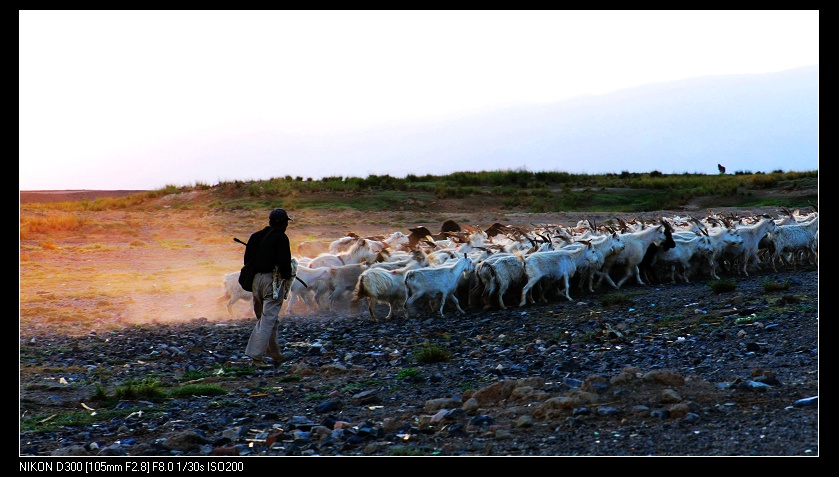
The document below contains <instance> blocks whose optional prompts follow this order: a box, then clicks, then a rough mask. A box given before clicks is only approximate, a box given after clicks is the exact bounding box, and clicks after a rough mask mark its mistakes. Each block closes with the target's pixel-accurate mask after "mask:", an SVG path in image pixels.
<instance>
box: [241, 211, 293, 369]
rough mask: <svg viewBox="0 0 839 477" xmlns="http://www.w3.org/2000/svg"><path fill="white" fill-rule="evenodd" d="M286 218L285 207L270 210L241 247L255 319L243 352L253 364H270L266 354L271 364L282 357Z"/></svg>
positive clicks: (288, 258)
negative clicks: (250, 273)
mask: <svg viewBox="0 0 839 477" xmlns="http://www.w3.org/2000/svg"><path fill="white" fill-rule="evenodd" d="M290 220H292V219H291V218H290V217H289V216H288V213H286V211H285V210H283V209H274V210H272V211H271V213H270V214H269V215H268V226H267V227H265V228H263V229H262V230H260V231H258V232H255V233H254V234H253V235H251V236H250V238H249V239H248V243H247V246H246V247H245V263H248V261H250V260H253V261H254V262H253V263H254V270H255V272H256V275H255V276H254V279H253V288H252V290H253V311H254V312H255V313H256V318H257V322H256V325H255V326H254V328H253V331H251V336H250V339H249V340H248V346H247V347H246V348H245V354H246V355H248V356H249V357H250V358H251V359H252V360H253V364H254V366H257V367H270V366H271V364H270V363H267V362H265V355H266V354H267V355H268V357H270V358H271V359H272V360H273V361H274V365H277V364H279V363H280V362H281V361H282V359H283V356H282V355H281V354H280V350H279V347H278V346H277V327H278V326H279V314H280V307H282V305H283V298H284V296H285V295H286V293H285V289H284V288H285V287H286V286H287V285H288V284H290V283H291V282H290V281H289V279H290V278H292V269H291V244H290V243H289V240H288V236H287V235H286V233H285V231H286V229H287V228H288V222H289V221H290Z"/></svg>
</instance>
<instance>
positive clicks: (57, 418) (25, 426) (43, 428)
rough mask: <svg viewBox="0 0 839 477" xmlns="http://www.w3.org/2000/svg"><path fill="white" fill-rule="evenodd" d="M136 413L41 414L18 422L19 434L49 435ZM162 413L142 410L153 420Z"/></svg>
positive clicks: (126, 411)
mask: <svg viewBox="0 0 839 477" xmlns="http://www.w3.org/2000/svg"><path fill="white" fill-rule="evenodd" d="M132 412H136V409H133V410H132V409H97V410H96V411H74V412H64V413H56V414H51V413H48V412H47V413H42V414H36V415H34V416H30V417H26V418H22V419H21V420H20V430H21V432H35V433H39V434H40V433H49V432H55V431H56V430H57V429H59V428H65V427H83V426H88V425H91V424H96V423H98V422H107V421H111V420H114V419H124V418H125V417H126V416H128V415H129V414H131V413H132ZM163 413H164V411H162V410H157V409H153V408H149V409H146V408H144V409H143V415H144V417H148V418H149V419H154V418H156V417H157V416H159V415H162V414H163Z"/></svg>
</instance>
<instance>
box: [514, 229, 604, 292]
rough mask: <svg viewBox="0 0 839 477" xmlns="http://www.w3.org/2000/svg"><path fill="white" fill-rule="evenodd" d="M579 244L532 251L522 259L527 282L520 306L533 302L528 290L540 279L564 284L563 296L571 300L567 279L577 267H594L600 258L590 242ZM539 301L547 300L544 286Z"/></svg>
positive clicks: (523, 289)
mask: <svg viewBox="0 0 839 477" xmlns="http://www.w3.org/2000/svg"><path fill="white" fill-rule="evenodd" d="M580 245H581V246H577V245H572V246H570V247H569V248H568V249H565V248H561V249H559V250H551V251H547V252H534V253H532V254H530V255H528V256H527V257H526V258H525V259H524V273H525V275H526V276H527V283H526V284H525V285H524V287H523V288H522V290H521V301H520V302H519V306H520V307H523V306H525V305H526V304H527V303H528V302H530V303H535V301H534V300H533V298H532V296H531V295H529V292H530V290H531V289H532V288H533V287H534V286H535V285H536V284H537V283H539V282H540V281H542V280H549V281H561V283H562V284H563V285H564V286H565V298H566V299H568V301H572V300H571V296H570V295H569V288H570V286H569V281H570V280H571V277H572V276H574V274H575V273H576V272H577V268H578V267H586V266H592V267H594V266H595V265H594V264H595V263H596V262H597V261H598V260H600V258H601V257H600V256H598V254H597V252H595V250H594V247H593V246H592V245H591V244H585V245H583V244H580ZM540 301H542V302H546V301H547V300H546V299H545V293H544V287H543V292H542V294H541V299H540Z"/></svg>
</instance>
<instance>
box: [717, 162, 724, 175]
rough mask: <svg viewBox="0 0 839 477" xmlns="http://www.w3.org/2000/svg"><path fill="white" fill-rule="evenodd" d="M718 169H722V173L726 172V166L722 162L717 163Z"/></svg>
mask: <svg viewBox="0 0 839 477" xmlns="http://www.w3.org/2000/svg"><path fill="white" fill-rule="evenodd" d="M717 169H719V170H720V174H725V166H723V165H722V164H717Z"/></svg>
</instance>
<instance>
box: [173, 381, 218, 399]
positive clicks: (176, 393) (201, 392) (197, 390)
mask: <svg viewBox="0 0 839 477" xmlns="http://www.w3.org/2000/svg"><path fill="white" fill-rule="evenodd" d="M166 394H167V395H168V396H169V397H190V396H221V395H224V394H227V390H226V389H224V388H223V387H221V386H219V385H218V384H187V385H185V386H181V387H178V388H174V389H170V390H169V391H168V392H167V393H166Z"/></svg>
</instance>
